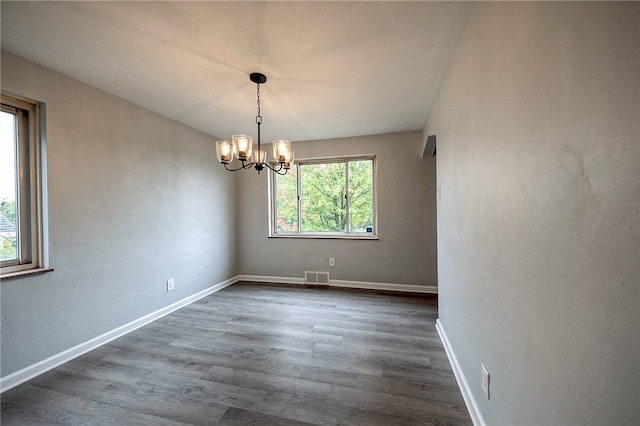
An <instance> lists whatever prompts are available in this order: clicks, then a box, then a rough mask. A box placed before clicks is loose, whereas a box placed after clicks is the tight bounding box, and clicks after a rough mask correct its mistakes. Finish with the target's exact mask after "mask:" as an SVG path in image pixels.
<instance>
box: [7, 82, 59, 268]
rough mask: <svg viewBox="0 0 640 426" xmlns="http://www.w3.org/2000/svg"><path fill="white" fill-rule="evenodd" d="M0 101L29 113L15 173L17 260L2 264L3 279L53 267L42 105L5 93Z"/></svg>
mask: <svg viewBox="0 0 640 426" xmlns="http://www.w3.org/2000/svg"><path fill="white" fill-rule="evenodd" d="M1 101H2V102H1V103H2V105H3V110H4V109H5V107H4V106H5V105H6V106H7V107H8V109H13V110H22V111H27V115H28V116H27V118H26V123H27V125H28V132H27V134H28V140H27V141H25V140H19V141H18V150H19V151H20V153H21V154H22V158H21V159H20V160H19V161H18V167H19V169H20V170H22V171H23V173H18V174H19V175H20V177H19V178H18V179H19V180H20V182H19V185H20V188H19V189H18V193H19V199H18V200H16V201H17V203H18V205H19V206H20V207H19V209H20V210H19V213H18V214H19V220H18V228H19V232H20V237H19V238H20V253H19V260H18V261H14V262H5V263H4V264H3V265H2V267H1V269H0V278H2V279H3V280H4V279H8V278H14V277H19V276H24V275H31V274H36V273H41V272H47V271H50V270H52V269H51V268H49V250H48V243H49V239H48V221H47V217H48V216H47V211H48V206H47V196H46V194H47V191H46V188H47V182H46V177H47V169H46V164H47V161H46V153H47V151H46V133H45V129H46V126H45V123H46V116H45V105H44V103H41V102H37V101H33V100H31V99H27V98H24V97H21V96H15V95H12V94H8V93H5V92H2V93H1ZM18 125H20V123H19V124H18ZM23 135H24V133H23ZM18 137H20V136H18ZM27 168H28V170H27ZM25 198H27V201H26V208H25V206H24V203H25V201H20V199H22V200H24V199H25ZM25 234H26V236H25ZM5 265H6V266H5Z"/></svg>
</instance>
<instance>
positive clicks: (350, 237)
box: [269, 233, 378, 240]
mask: <svg viewBox="0 0 640 426" xmlns="http://www.w3.org/2000/svg"><path fill="white" fill-rule="evenodd" d="M269 238H304V239H312V240H377V239H378V236H377V235H369V234H312V233H308V234H305V233H299V234H271V235H269Z"/></svg>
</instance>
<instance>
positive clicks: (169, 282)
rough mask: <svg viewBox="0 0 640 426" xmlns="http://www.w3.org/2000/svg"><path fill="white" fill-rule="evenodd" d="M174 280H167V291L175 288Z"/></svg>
mask: <svg viewBox="0 0 640 426" xmlns="http://www.w3.org/2000/svg"><path fill="white" fill-rule="evenodd" d="M175 283H176V282H175V280H174V279H173V278H171V279H169V280H167V291H171V290H173V287H174V286H175Z"/></svg>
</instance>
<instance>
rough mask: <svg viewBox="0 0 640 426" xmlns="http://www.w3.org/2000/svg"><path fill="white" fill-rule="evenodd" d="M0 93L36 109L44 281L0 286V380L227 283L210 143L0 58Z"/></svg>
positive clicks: (232, 256) (229, 192)
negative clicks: (42, 128)
mask: <svg viewBox="0 0 640 426" xmlns="http://www.w3.org/2000/svg"><path fill="white" fill-rule="evenodd" d="M1 83H2V89H3V90H6V91H8V92H12V93H16V94H20V95H23V96H27V97H31V98H33V99H36V100H39V101H42V102H45V103H46V109H47V137H48V153H49V162H48V168H49V213H50V214H49V235H50V258H51V267H53V268H54V269H55V271H54V272H51V273H46V274H43V275H38V276H33V277H28V278H18V279H12V280H5V281H2V283H1V286H2V287H1V291H2V353H1V357H2V376H6V375H7V374H10V373H12V372H15V371H17V370H19V369H21V368H24V367H26V366H29V365H31V364H33V363H35V362H37V361H40V360H43V359H45V358H47V357H49V356H51V355H54V354H57V353H59V352H61V351H63V350H65V349H68V348H70V347H73V346H75V345H77V344H80V343H83V342H85V341H88V340H90V339H91V338H94V337H96V336H98V335H100V334H103V333H105V332H107V331H110V330H112V329H114V328H116V327H118V326H121V325H123V324H126V323H128V322H130V321H132V320H134V319H137V318H140V317H142V316H144V315H146V314H148V313H150V312H153V311H156V310H158V309H160V308H162V307H164V306H166V305H169V304H171V303H173V302H176V301H178V300H180V299H183V298H185V297H187V296H190V295H192V294H194V293H196V292H198V291H200V290H203V289H206V288H208V287H210V286H212V285H214V284H217V283H219V282H221V281H224V280H226V279H228V278H230V277H233V276H235V275H237V273H238V269H237V258H236V255H237V243H236V237H235V229H234V228H235V219H234V218H235V192H236V184H235V179H234V178H233V177H232V176H230V175H229V174H228V173H226V172H224V171H223V170H221V169H220V168H219V167H217V164H216V161H215V147H214V145H215V144H214V138H212V137H210V136H208V135H205V134H203V133H200V132H197V131H195V130H193V129H190V128H188V127H186V126H183V125H181V124H179V123H176V122H174V121H171V120H169V119H166V118H164V117H161V116H159V115H157V114H154V113H151V112H149V111H147V110H144V109H142V108H140V107H137V106H135V105H133V104H130V103H127V102H124V101H122V100H121V99H118V98H116V97H113V96H111V95H108V94H106V93H104V92H101V91H99V90H97V89H94V88H92V87H89V86H87V85H84V84H82V83H80V82H78V81H76V80H72V79H70V78H68V77H65V76H62V75H61V74H58V73H55V72H53V71H51V70H48V69H46V68H43V67H41V66H39V65H36V64H33V63H31V62H27V61H25V60H23V59H21V58H18V57H16V56H14V55H11V54H9V53H6V52H3V53H2V81H1ZM223 225H229V226H223ZM168 278H175V280H176V281H175V282H176V288H175V290H174V291H173V292H170V293H167V292H166V285H165V281H166V280H167V279H168Z"/></svg>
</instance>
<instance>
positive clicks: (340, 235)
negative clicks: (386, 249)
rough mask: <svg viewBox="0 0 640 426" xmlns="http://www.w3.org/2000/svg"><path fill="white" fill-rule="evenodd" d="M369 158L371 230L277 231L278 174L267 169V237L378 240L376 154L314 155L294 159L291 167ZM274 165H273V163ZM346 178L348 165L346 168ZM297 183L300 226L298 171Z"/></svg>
mask: <svg viewBox="0 0 640 426" xmlns="http://www.w3.org/2000/svg"><path fill="white" fill-rule="evenodd" d="M361 160H371V161H372V163H373V164H372V168H373V232H302V231H297V232H277V231H276V229H277V226H276V219H277V214H276V205H277V204H276V193H275V190H276V179H277V177H278V175H277V174H276V173H275V172H273V171H272V170H269V179H267V181H268V193H269V199H268V202H269V206H268V207H269V238H307V239H346V240H378V239H379V237H378V171H377V167H378V159H377V156H376V154H360V155H342V156H333V157H317V158H316V157H314V158H300V159H296V160H295V163H294V164H293V165H292V166H291V167H296V171H298V170H299V169H298V166H299V165H306V164H329V163H343V162H344V163H347V162H349V161H361ZM274 166H275V165H274ZM346 169H347V170H346V173H347V177H346V179H348V173H349V171H348V169H349V168H348V167H347V168H346ZM297 180H298V183H297V185H296V188H297V191H298V228H299V227H300V219H301V218H300V216H301V214H302V212H301V210H300V173H297ZM345 214H346V215H347V217H348V214H349V203H347V207H346V213H345Z"/></svg>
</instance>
